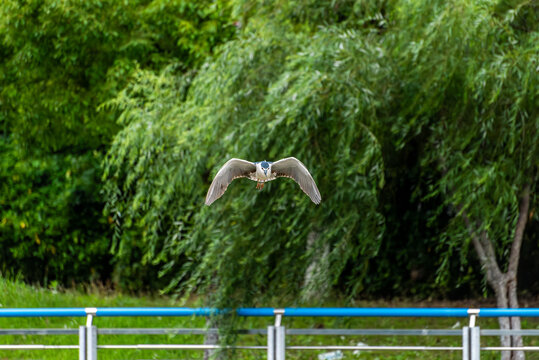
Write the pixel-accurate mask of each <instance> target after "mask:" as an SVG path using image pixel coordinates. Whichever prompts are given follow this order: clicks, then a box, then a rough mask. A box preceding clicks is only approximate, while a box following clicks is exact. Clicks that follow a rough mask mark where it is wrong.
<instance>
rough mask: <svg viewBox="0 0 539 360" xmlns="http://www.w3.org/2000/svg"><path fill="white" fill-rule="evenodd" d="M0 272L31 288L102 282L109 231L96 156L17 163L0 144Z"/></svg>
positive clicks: (6, 144)
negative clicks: (21, 279) (33, 284)
mask: <svg viewBox="0 0 539 360" xmlns="http://www.w3.org/2000/svg"><path fill="white" fill-rule="evenodd" d="M0 152H1V153H2V157H1V158H0V193H1V194H2V197H1V198H0V213H1V218H0V249H2V250H1V251H0V272H1V273H2V274H10V273H11V274H18V273H20V274H21V275H22V276H23V277H24V279H25V280H27V281H30V282H44V283H45V284H47V283H49V282H53V281H55V282H58V281H60V282H61V283H64V284H72V283H78V282H80V281H105V280H106V279H107V278H108V276H109V273H110V271H111V257H110V255H109V254H108V249H109V246H110V244H109V242H110V240H109V239H110V225H109V224H108V223H107V219H106V217H105V216H104V215H102V206H103V200H102V199H101V198H100V196H98V195H97V196H96V194H99V191H100V189H99V185H98V180H99V173H98V172H97V168H98V167H97V165H98V164H99V162H100V160H101V156H100V155H99V153H97V152H94V153H88V154H85V155H82V156H75V155H70V156H61V155H49V156H45V157H31V158H26V159H21V158H20V154H19V152H18V150H17V149H16V147H15V146H13V143H11V142H9V141H6V140H2V142H1V143H0Z"/></svg>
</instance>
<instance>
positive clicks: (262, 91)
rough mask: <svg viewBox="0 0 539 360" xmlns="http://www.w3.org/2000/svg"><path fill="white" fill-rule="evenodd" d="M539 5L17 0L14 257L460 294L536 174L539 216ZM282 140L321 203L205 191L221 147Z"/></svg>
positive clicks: (253, 149)
mask: <svg viewBox="0 0 539 360" xmlns="http://www.w3.org/2000/svg"><path fill="white" fill-rule="evenodd" d="M537 24H539V21H537V5H536V4H535V3H534V2H530V1H520V0H514V1H512V0H511V1H505V0H501V1H488V0H487V1H480V2H473V3H472V2H469V1H464V0H452V1H438V0H421V1H406V0H396V1H382V2H380V1H373V0H357V1H351V0H350V1H348V0H343V1H334V0H331V1H330V0H327V1H325V0H324V1H310V0H307V1H304V0H298V1H276V2H271V3H268V2H257V1H250V0H235V1H230V2H214V1H203V2H193V1H186V0H154V1H149V0H146V1H144V0H138V1H127V2H124V1H84V2H83V1H76V0H70V1H56V0H47V1H27V2H19V1H14V0H13V1H11V0H10V1H5V2H3V3H2V5H0V56H1V58H0V136H1V141H2V163H1V169H0V176H1V179H2V184H0V186H3V188H2V190H3V191H2V195H0V206H1V210H2V214H1V216H0V220H1V221H2V224H1V225H0V229H1V232H0V242H1V244H2V248H3V249H5V250H3V252H2V253H1V254H2V258H1V264H2V271H3V272H5V271H8V270H9V271H22V272H23V273H24V274H25V276H27V278H29V279H32V280H34V279H35V280H39V277H40V276H41V275H37V276H33V277H32V276H28V274H34V273H35V272H34V270H33V269H34V268H33V266H34V265H36V264H38V262H36V263H35V264H34V263H32V260H33V259H39V261H40V262H39V263H40V264H41V263H46V264H48V265H47V266H48V268H49V270H48V274H47V275H45V277H44V278H46V277H48V278H50V279H52V278H55V279H61V280H63V281H66V282H69V281H71V280H72V279H74V280H75V281H79V280H83V279H86V280H90V279H94V278H100V277H107V275H104V274H105V273H107V272H110V271H111V267H112V266H114V269H115V275H114V281H115V283H117V284H119V285H121V286H122V287H124V288H128V289H133V290H136V289H142V288H147V287H149V288H154V289H155V288H164V287H165V286H166V285H167V284H168V288H167V289H168V290H171V291H176V292H178V293H181V294H189V293H192V292H193V291H196V292H198V293H201V294H211V295H212V298H211V300H213V301H214V305H222V306H229V305H238V304H244V305H248V304H251V305H252V304H256V303H258V302H263V301H266V300H268V299H269V298H273V296H276V297H281V298H282V297H283V296H288V295H291V296H294V299H298V297H297V296H298V295H302V296H303V299H308V298H309V296H310V294H313V291H315V292H316V291H318V292H320V293H324V294H329V293H330V292H331V290H332V289H336V290H338V291H341V290H342V291H344V292H345V293H347V294H350V295H358V294H360V295H369V294H384V295H402V294H405V295H417V294H420V295H423V296H424V295H426V294H429V295H431V294H435V295H439V294H442V295H455V294H463V293H462V292H459V291H461V290H459V289H458V288H460V289H465V288H466V286H470V284H475V285H477V284H478V283H480V282H481V278H480V276H478V275H477V271H478V269H479V266H477V265H476V264H475V263H474V262H468V260H469V259H470V258H471V257H472V258H473V251H472V249H471V247H470V246H469V245H470V241H471V240H470V239H471V237H472V236H473V235H474V234H478V233H485V234H487V236H488V238H489V239H490V240H491V241H492V244H493V245H494V246H495V248H496V253H497V260H498V261H499V262H500V263H501V264H502V268H503V267H504V266H506V265H504V261H505V260H506V254H507V253H508V251H509V247H510V245H511V242H512V239H513V238H514V234H515V225H516V222H517V219H518V216H519V213H518V212H519V199H520V197H521V195H522V191H523V190H524V189H525V188H526V187H527V186H528V185H529V187H530V190H531V207H530V214H529V215H528V218H529V222H530V223H532V225H531V227H529V228H532V229H533V228H534V226H535V227H536V226H537V225H536V224H537V215H536V214H537V211H536V208H537V196H536V190H537V188H536V187H537V176H538V169H537V168H538V163H537V159H538V158H539V154H538V148H537V144H538V142H539V139H538V127H539V122H538V114H537V109H538V108H539V103H538V101H539V100H538V99H539V96H538V95H539V94H538V75H537V64H538V60H539V59H538V53H539V49H538V45H537V44H538V43H539V38H538V31H537V30H538V25H537ZM105 154H106V155H105ZM286 156H295V157H297V158H299V159H300V160H301V161H303V162H304V163H305V164H306V165H307V167H308V168H309V169H310V170H311V173H312V174H313V177H314V178H315V180H316V182H317V184H318V187H319V188H320V191H321V194H322V198H323V200H322V204H321V205H320V206H315V205H313V204H312V203H311V202H310V201H309V199H308V198H307V197H306V196H305V195H304V194H303V193H302V192H301V190H300V189H299V187H298V186H297V184H295V183H294V182H293V181H291V180H287V179H280V180H277V181H274V182H271V183H269V184H267V186H266V188H265V189H264V190H262V191H260V192H259V191H256V190H255V189H254V183H252V182H250V181H248V180H244V179H242V180H236V181H235V182H234V183H233V184H231V185H230V187H229V188H228V190H227V192H226V193H225V195H224V196H223V197H222V198H221V199H219V200H218V201H217V202H216V203H215V204H213V205H212V206H211V207H206V206H204V205H203V200H204V196H205V192H206V190H207V188H208V186H209V184H210V181H211V180H212V178H213V176H214V175H215V174H216V172H217V171H218V169H219V167H220V166H221V165H223V164H224V162H225V161H226V160H227V159H228V158H230V157H239V158H245V159H249V160H253V161H255V160H263V159H266V160H275V159H278V158H282V157H286ZM100 161H102V163H101V164H102V166H103V167H102V168H100V166H99V165H98V164H100ZM102 171H103V172H102ZM68 174H69V175H68ZM29 189H30V190H29ZM103 195H104V197H101V196H103ZM51 199H53V200H51ZM103 199H105V200H106V216H103V215H102V214H100V209H101V208H102V206H103V205H104V204H103ZM77 204H79V205H77ZM77 206H78V207H77ZM83 210H84V211H85V212H84V216H83V217H80V216H78V214H79V213H80V212H81V211H83ZM81 218H82V219H84V221H81ZM465 219H467V220H468V221H469V222H471V223H472V224H473V226H472V227H470V226H466V221H465ZM21 224H24V225H21ZM531 231H533V230H530V232H531ZM36 234H37V235H36ZM532 235H533V234H532ZM36 239H39V241H38V240H36ZM89 239H91V240H89ZM526 239H527V241H528V243H527V245H526V246H528V247H529V246H531V247H532V248H533V246H535V247H536V245H537V244H536V243H535V242H536V241H535V242H534V239H533V236H530V233H528V234H527V237H526ZM531 243H533V244H531ZM90 244H91V245H90ZM530 244H531V245H530ZM60 248H61V249H62V251H61V252H59V251H58V249H60ZM52 249H55V250H52ZM54 251H56V253H54ZM80 253H84V254H87V255H89V256H87V257H85V258H84V259H83V260H80V261H78V260H77V263H76V264H73V263H70V262H69V260H70V259H73V258H74V256H75V255H74V254H80ZM88 258H92V259H103V261H102V262H106V263H107V265H106V266H105V265H103V266H97V265H96V263H95V262H92V261H90V260H88ZM110 258H113V260H110ZM99 261H101V260H99ZM36 266H37V265H36ZM65 269H69V272H70V273H73V274H74V275H73V276H71V277H69V276H68V277H66V276H64V275H63V274H64V273H66V270H65ZM92 269H93V270H92ZM92 271H94V273H95V274H96V275H92V276H90V277H86V278H85V277H84V276H79V273H80V272H82V273H92ZM158 272H159V274H158ZM75 274H77V275H76V276H75ZM159 276H160V278H159V280H157V278H158V277H159ZM328 284H329V285H328ZM462 291H464V293H465V294H469V293H468V292H466V291H468V290H462ZM265 304H268V303H267V302H266V303H265Z"/></svg>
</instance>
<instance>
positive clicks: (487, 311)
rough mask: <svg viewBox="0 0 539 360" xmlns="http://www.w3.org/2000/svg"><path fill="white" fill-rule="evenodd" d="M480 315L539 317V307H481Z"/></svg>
mask: <svg viewBox="0 0 539 360" xmlns="http://www.w3.org/2000/svg"><path fill="white" fill-rule="evenodd" d="M479 316H481V317H500V316H529V317H539V308H527V309H500V308H483V309H480V311H479Z"/></svg>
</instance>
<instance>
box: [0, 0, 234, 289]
mask: <svg viewBox="0 0 539 360" xmlns="http://www.w3.org/2000/svg"><path fill="white" fill-rule="evenodd" d="M225 5H226V4H225V3H224V2H213V1H200V2H190V1H181V0H154V1H149V0H146V1H145V0H140V1H139V0H133V1H97V0H95V1H94V0H92V1H80V0H69V1H57V0H46V1H16V0H7V1H3V2H2V3H1V4H0V55H1V57H0V108H1V110H0V137H1V138H0V141H1V146H2V168H1V169H0V174H1V175H0V176H1V177H2V179H3V180H4V181H3V183H2V186H3V187H4V188H3V190H4V191H2V193H1V194H0V210H1V216H0V220H1V221H2V225H1V226H2V233H1V234H2V235H0V243H1V244H2V246H1V247H2V249H3V250H2V252H1V263H2V268H3V271H8V270H9V271H10V272H18V271H22V272H23V275H24V276H25V277H26V278H27V279H29V280H32V281H36V280H43V281H45V282H46V281H47V279H49V280H52V277H54V278H55V279H58V280H64V281H67V282H68V283H69V281H70V279H77V280H83V279H84V277H85V276H86V280H91V279H94V278H96V277H97V278H101V277H104V278H107V277H109V274H107V273H109V272H110V265H109V264H108V263H109V262H110V255H109V254H108V250H107V248H108V246H109V243H110V241H109V239H110V234H111V227H110V225H109V224H107V222H108V220H107V218H106V217H105V216H104V215H103V214H102V208H103V205H104V203H103V198H102V197H101V195H100V191H101V184H100V172H101V169H100V163H101V160H100V159H101V158H102V156H103V154H104V152H105V150H106V148H107V147H108V144H109V142H110V141H111V139H112V137H113V136H114V134H115V133H116V132H117V131H118V130H119V128H120V126H119V125H118V124H117V123H116V117H117V114H115V113H113V112H107V111H101V112H99V111H98V110H97V107H98V105H99V104H101V103H102V102H104V101H106V100H108V99H110V98H112V97H114V96H115V95H116V94H117V92H118V91H119V90H120V89H122V88H123V87H124V86H125V84H126V83H127V81H128V79H129V78H130V75H131V74H132V73H133V71H135V69H138V68H144V69H160V68H162V67H163V66H165V65H167V64H169V63H175V64H180V65H178V67H179V68H181V71H189V70H190V69H193V68H196V67H197V66H199V65H200V64H201V63H202V61H203V59H204V58H205V57H206V56H208V54H210V53H211V52H212V49H213V47H214V46H215V45H216V44H218V43H219V42H221V41H223V40H224V39H227V38H228V37H230V36H232V35H233V33H234V31H235V28H234V26H233V25H232V24H231V23H230V21H229V15H228V14H229V10H228V8H227V7H226V6H225ZM51 199H54V200H53V201H51ZM81 217H84V218H83V219H81ZM22 223H24V224H26V225H25V226H20V224H22ZM36 234H37V235H36ZM37 237H39V239H40V240H39V241H38V240H37ZM82 239H84V240H82ZM90 240H91V241H92V245H89V243H90ZM38 242H39V243H38ZM40 244H47V246H48V247H45V246H38V245H40ZM34 248H36V249H37V250H36V249H34ZM53 248H54V249H55V250H54V253H51V251H50V250H45V249H53ZM75 253H78V254H82V256H84V259H83V260H80V259H79V257H80V256H79V255H76V256H73V254H75ZM133 256H135V258H136V255H133ZM32 259H39V260H40V261H41V262H43V263H45V264H47V265H44V268H51V271H49V272H48V274H41V273H40V272H36V271H33V270H32V269H34V267H35V266H36V265H37V263H38V262H36V261H33V260H32ZM103 259H106V260H103ZM79 262H80V264H77V263H79ZM91 262H93V263H92V264H90V263H91ZM134 262H135V263H136V261H134ZM101 263H105V264H107V265H106V266H105V265H103V266H101V265H100V264H101ZM120 265H121V264H119V266H120ZM87 267H93V268H95V269H97V268H100V269H102V271H99V272H100V275H99V276H96V275H95V274H94V275H91V272H90V271H87ZM83 268H84V269H83ZM52 269H55V270H54V271H53V270H52ZM68 269H71V270H69V271H68ZM78 269H80V274H79V273H78V272H79V270H78ZM73 271H74V272H75V273H74V272H73ZM120 271H122V270H120ZM132 271H133V273H135V272H136V271H134V270H132ZM122 272H123V271H122ZM53 273H54V276H53V275H52V274H53ZM124 273H125V272H124ZM139 273H140V272H139ZM137 274H138V273H137Z"/></svg>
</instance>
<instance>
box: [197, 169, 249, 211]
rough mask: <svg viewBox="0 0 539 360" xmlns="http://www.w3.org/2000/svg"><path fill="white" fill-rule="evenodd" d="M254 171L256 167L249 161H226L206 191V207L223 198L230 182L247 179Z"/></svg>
mask: <svg viewBox="0 0 539 360" xmlns="http://www.w3.org/2000/svg"><path fill="white" fill-rule="evenodd" d="M255 171H256V165H255V164H254V163H252V162H250V161H247V160H242V159H230V160H228V161H227V162H226V164H224V165H223V167H222V168H221V169H220V170H219V172H217V175H215V178H214V179H213V181H212V183H211V185H210V188H209V189H208V194H207V195H206V205H211V204H212V203H213V202H214V201H215V200H217V199H219V198H220V197H221V196H223V194H224V193H225V191H226V188H227V187H228V185H229V184H230V183H231V182H232V180H234V179H237V178H240V177H249V174H251V173H253V172H255Z"/></svg>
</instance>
